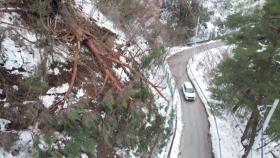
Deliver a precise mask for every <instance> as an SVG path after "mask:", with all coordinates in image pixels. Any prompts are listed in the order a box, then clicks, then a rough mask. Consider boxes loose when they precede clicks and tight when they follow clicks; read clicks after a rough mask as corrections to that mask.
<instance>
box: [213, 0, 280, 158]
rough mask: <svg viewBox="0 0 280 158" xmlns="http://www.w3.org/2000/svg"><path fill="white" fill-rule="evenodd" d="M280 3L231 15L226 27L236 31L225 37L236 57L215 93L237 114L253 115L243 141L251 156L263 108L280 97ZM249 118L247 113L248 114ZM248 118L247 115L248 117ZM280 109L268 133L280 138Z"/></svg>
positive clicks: (221, 72) (274, 0) (222, 68)
mask: <svg viewBox="0 0 280 158" xmlns="http://www.w3.org/2000/svg"><path fill="white" fill-rule="evenodd" d="M279 8H280V1H279V0H267V2H266V3H265V4H264V6H262V7H257V8H256V9H254V10H253V11H250V9H248V10H246V11H243V12H240V13H237V14H234V15H231V16H229V18H228V19H227V23H226V26H227V27H228V28H230V29H231V30H233V31H232V32H231V33H230V34H228V35H227V36H226V37H225V40H226V41H227V42H228V44H234V48H233V50H232V53H233V56H232V57H230V58H227V59H226V60H224V61H223V62H222V63H221V64H220V65H219V66H218V69H217V72H216V76H215V81H214V85H213V86H212V88H211V90H212V92H213V97H214V98H215V99H219V100H222V101H223V102H224V103H225V105H227V107H228V108H229V109H231V110H233V111H234V112H236V110H237V109H246V110H247V111H249V112H250V113H251V117H250V119H249V121H248V123H247V127H246V129H245V131H244V134H243V137H242V138H241V142H244V140H247V139H248V140H249V141H248V143H245V144H244V143H242V144H243V145H244V147H245V154H244V155H243V156H244V157H247V154H248V153H249V150H250V149H251V146H252V145H253V143H254V139H255V136H256V133H257V131H258V130H259V126H260V124H261V123H260V121H261V117H260V108H259V107H260V106H261V105H262V106H265V105H268V104H272V103H273V101H274V99H276V98H279V96H280V10H279ZM244 115H245V114H244ZM244 117H246V116H244ZM279 121H280V108H278V109H277V110H276V112H275V113H274V116H273V118H272V120H271V122H270V126H269V129H268V130H267V131H266V132H267V133H269V134H270V136H272V137H273V138H278V139H280V126H279Z"/></svg>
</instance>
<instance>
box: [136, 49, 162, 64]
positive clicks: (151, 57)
mask: <svg viewBox="0 0 280 158" xmlns="http://www.w3.org/2000/svg"><path fill="white" fill-rule="evenodd" d="M164 53H165V48H164V46H163V45H162V46H160V47H159V48H157V49H155V50H153V51H152V52H150V53H149V54H148V55H146V56H145V57H143V58H142V61H141V64H140V67H141V68H149V67H150V66H151V64H152V63H153V61H158V63H155V64H159V63H160V61H163V57H164Z"/></svg>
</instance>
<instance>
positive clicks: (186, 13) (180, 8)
mask: <svg viewBox="0 0 280 158" xmlns="http://www.w3.org/2000/svg"><path fill="white" fill-rule="evenodd" d="M169 9H170V10H171V11H172V12H173V14H174V16H173V17H172V18H171V20H172V22H171V23H174V22H175V23H177V24H178V25H179V26H181V27H187V28H189V29H193V28H195V27H196V24H197V19H198V16H200V18H201V21H202V22H206V21H209V19H210V18H209V14H208V12H207V10H205V8H203V7H202V5H200V4H199V3H198V2H196V1H192V3H190V4H189V3H188V2H186V1H179V2H178V4H177V5H171V6H169Z"/></svg>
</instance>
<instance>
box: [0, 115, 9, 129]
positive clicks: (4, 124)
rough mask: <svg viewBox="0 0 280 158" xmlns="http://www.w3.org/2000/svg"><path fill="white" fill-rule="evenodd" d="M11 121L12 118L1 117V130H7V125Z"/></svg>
mask: <svg viewBox="0 0 280 158" xmlns="http://www.w3.org/2000/svg"><path fill="white" fill-rule="evenodd" d="M9 123H11V121H10V120H6V119H2V118H0V132H3V131H6V128H5V126H6V125H7V124H9Z"/></svg>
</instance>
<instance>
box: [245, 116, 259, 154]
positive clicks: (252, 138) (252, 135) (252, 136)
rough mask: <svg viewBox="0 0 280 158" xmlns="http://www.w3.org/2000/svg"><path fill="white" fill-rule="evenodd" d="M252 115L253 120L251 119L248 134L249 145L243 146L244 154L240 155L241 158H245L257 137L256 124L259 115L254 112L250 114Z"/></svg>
mask: <svg viewBox="0 0 280 158" xmlns="http://www.w3.org/2000/svg"><path fill="white" fill-rule="evenodd" d="M252 115H253V119H252V123H251V125H250V127H251V130H250V131H251V132H250V134H249V136H250V138H249V144H248V145H246V146H245V153H244V154H243V155H242V158H247V157H248V155H249V153H250V151H251V149H252V147H253V145H254V142H255V137H256V135H257V127H258V122H259V114H258V111H255V112H253V113H252Z"/></svg>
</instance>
